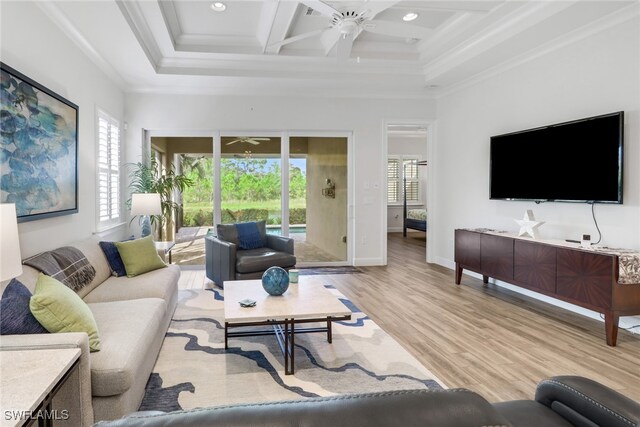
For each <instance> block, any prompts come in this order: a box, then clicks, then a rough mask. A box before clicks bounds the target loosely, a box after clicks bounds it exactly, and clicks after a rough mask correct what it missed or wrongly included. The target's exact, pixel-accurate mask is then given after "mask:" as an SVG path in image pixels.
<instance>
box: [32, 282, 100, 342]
mask: <svg viewBox="0 0 640 427" xmlns="http://www.w3.org/2000/svg"><path fill="white" fill-rule="evenodd" d="M29 309H31V314H33V317H35V318H36V319H37V320H38V322H40V324H41V325H42V326H44V328H45V329H46V330H47V331H49V332H53V333H55V332H86V333H87V335H89V348H90V349H91V351H99V350H100V337H99V336H98V325H96V320H95V319H94V318H93V313H91V310H90V309H89V306H88V305H87V304H86V303H85V302H84V301H82V298H80V297H79V296H78V294H76V293H75V292H73V291H72V290H71V289H70V288H69V287H67V286H65V285H63V284H62V283H60V282H59V281H58V280H56V279H54V278H53V277H50V276H45V275H44V274H42V273H40V275H39V276H38V281H37V282H36V290H35V292H34V293H33V296H32V297H31V300H30V301H29Z"/></svg>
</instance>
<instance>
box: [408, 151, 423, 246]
mask: <svg viewBox="0 0 640 427" xmlns="http://www.w3.org/2000/svg"><path fill="white" fill-rule="evenodd" d="M416 164H417V165H418V166H426V165H427V161H426V160H421V161H418V162H416ZM405 166H406V165H405ZM404 176H405V178H404V181H403V189H404V191H403V192H402V193H403V194H404V200H403V203H402V214H403V222H402V235H403V236H404V237H407V228H411V229H412V230H418V231H424V232H426V231H427V210H426V209H407V179H406V171H405V174H404Z"/></svg>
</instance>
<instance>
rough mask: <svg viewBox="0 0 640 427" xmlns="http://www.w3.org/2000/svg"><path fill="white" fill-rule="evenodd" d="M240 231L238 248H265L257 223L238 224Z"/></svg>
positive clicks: (237, 227)
mask: <svg viewBox="0 0 640 427" xmlns="http://www.w3.org/2000/svg"><path fill="white" fill-rule="evenodd" d="M236 229H237V230H238V246H239V247H240V249H258V248H261V247H263V246H264V242H263V241H262V234H260V230H259V229H258V224H256V223H255V222H241V223H238V224H236Z"/></svg>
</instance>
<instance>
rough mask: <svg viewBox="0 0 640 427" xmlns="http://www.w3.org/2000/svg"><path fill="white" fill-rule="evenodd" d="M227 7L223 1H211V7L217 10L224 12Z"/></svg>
mask: <svg viewBox="0 0 640 427" xmlns="http://www.w3.org/2000/svg"><path fill="white" fill-rule="evenodd" d="M226 8H227V5H226V4H224V3H222V2H221V1H216V2H213V3H211V9H213V10H215V11H216V12H224V10H225V9H226Z"/></svg>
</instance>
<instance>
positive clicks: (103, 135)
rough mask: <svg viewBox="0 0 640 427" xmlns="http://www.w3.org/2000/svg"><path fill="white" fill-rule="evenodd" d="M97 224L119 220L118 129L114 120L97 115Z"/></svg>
mask: <svg viewBox="0 0 640 427" xmlns="http://www.w3.org/2000/svg"><path fill="white" fill-rule="evenodd" d="M97 169H98V223H99V224H100V225H103V226H104V225H108V224H110V223H115V222H117V220H118V219H119V218H120V127H119V124H118V122H117V121H116V120H114V119H112V118H111V117H109V116H107V115H106V114H104V113H102V112H99V113H98V168H97Z"/></svg>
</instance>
